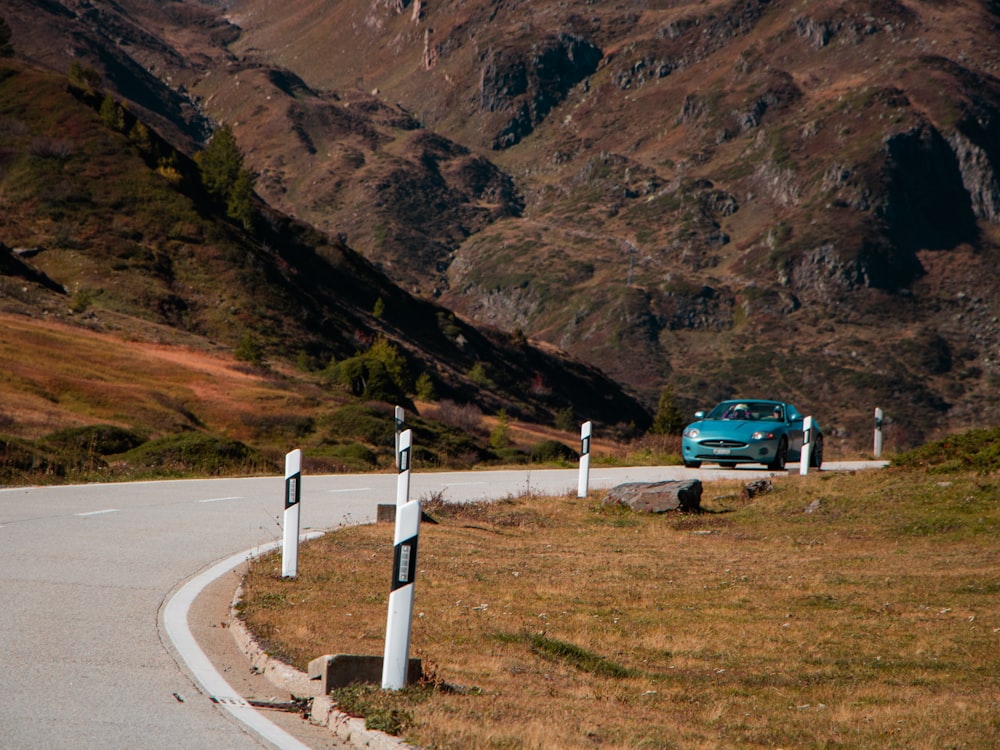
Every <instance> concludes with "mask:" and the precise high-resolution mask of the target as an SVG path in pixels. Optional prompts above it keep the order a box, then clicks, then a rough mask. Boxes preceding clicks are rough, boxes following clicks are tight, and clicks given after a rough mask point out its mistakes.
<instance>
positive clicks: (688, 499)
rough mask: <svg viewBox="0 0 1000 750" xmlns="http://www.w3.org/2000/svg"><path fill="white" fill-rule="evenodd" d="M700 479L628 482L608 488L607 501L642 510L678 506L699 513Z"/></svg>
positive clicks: (658, 510)
mask: <svg viewBox="0 0 1000 750" xmlns="http://www.w3.org/2000/svg"><path fill="white" fill-rule="evenodd" d="M701 490H702V488H701V480H700V479H680V480H665V481H662V482H629V483H627V484H619V485H616V486H615V487H612V488H611V489H610V490H608V494H607V497H605V498H604V502H605V504H608V505H627V506H628V507H630V508H632V510H637V511H641V512H643V513H667V512H668V511H672V510H678V511H681V512H683V513H696V512H698V511H700V510H701Z"/></svg>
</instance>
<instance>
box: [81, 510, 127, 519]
mask: <svg viewBox="0 0 1000 750" xmlns="http://www.w3.org/2000/svg"><path fill="white" fill-rule="evenodd" d="M120 512H121V511H119V510H118V508H105V509H104V510H91V511H88V512H86V513H74V514H73V515H74V516H77V517H79V518H86V517H87V516H103V515H104V514H105V513H120Z"/></svg>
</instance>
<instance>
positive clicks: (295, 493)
mask: <svg viewBox="0 0 1000 750" xmlns="http://www.w3.org/2000/svg"><path fill="white" fill-rule="evenodd" d="M301 494H302V451H300V450H298V449H296V450H294V451H292V452H291V453H288V454H286V455H285V515H284V518H283V524H282V526H283V529H282V531H283V534H282V548H281V575H282V577H283V578H295V576H297V575H298V574H299V515H300V502H299V501H300V500H301Z"/></svg>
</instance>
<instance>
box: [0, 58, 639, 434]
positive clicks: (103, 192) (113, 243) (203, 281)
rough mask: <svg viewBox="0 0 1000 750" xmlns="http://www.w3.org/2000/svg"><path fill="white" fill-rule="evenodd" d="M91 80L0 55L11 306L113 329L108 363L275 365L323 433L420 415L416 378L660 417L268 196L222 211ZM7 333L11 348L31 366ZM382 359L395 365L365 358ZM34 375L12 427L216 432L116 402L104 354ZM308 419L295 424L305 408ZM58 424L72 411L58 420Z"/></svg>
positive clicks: (193, 174) (12, 395)
mask: <svg viewBox="0 0 1000 750" xmlns="http://www.w3.org/2000/svg"><path fill="white" fill-rule="evenodd" d="M81 76H82V74H79V73H78V74H77V77H81ZM82 77H83V78H85V79H86V78H87V77H86V76H82ZM83 84H84V85H82V86H81V82H80V81H77V80H75V78H74V77H73V76H71V77H70V78H69V79H67V78H66V77H65V76H63V75H61V74H56V73H50V72H47V71H44V70H42V69H39V68H36V67H34V66H32V65H30V64H26V63H23V62H21V61H18V60H13V59H10V60H0V132H2V133H3V135H4V138H3V146H2V150H0V202H2V205H3V210H2V212H0V312H2V313H6V314H16V315H20V316H28V317H31V318H34V319H37V320H43V321H44V320H50V321H52V323H53V325H54V326H64V325H65V324H66V323H75V324H76V325H78V326H80V327H81V328H86V329H88V331H90V332H100V333H105V334H106V333H111V334H114V336H111V337H105V338H104V339H102V340H103V341H104V345H105V346H107V347H108V353H107V361H108V367H110V368H117V367H119V366H120V365H119V364H117V363H120V362H123V361H127V359H128V358H127V357H125V356H124V355H123V354H121V353H118V352H115V351H114V350H115V349H117V348H121V349H123V350H124V349H128V348H129V347H130V341H131V340H135V341H137V342H150V341H152V342H156V343H170V342H173V343H175V344H176V345H178V346H182V347H187V348H193V349H195V350H197V351H199V352H212V353H213V354H218V353H220V352H222V351H228V352H229V353H230V358H232V356H233V353H235V354H236V357H237V358H238V359H240V360H243V362H244V363H245V364H244V367H247V368H250V369H251V370H252V371H253V372H255V373H256V374H257V375H259V376H262V373H263V375H266V374H267V372H268V370H267V368H268V367H269V366H271V365H273V366H274V367H275V370H274V374H275V375H276V376H277V374H278V373H285V375H284V376H282V377H283V378H284V382H283V384H282V390H289V391H293V390H295V387H294V386H293V385H291V382H294V379H295V378H296V377H300V378H302V380H303V384H302V386H301V389H300V390H301V391H302V393H303V394H305V393H309V394H312V395H311V396H310V398H312V399H314V409H313V410H312V411H313V415H312V416H306V415H308V410H306V415H302V416H301V418H302V419H303V420H304V421H303V422H302V424H308V425H310V427H309V430H307V431H308V432H312V431H313V430H314V429H318V427H317V424H318V421H319V420H318V417H317V415H319V414H321V413H322V414H326V413H328V412H329V411H330V410H331V409H332V408H333V406H332V405H331V404H333V402H338V401H339V402H343V401H345V400H347V399H349V397H350V396H352V395H353V396H355V397H358V398H360V399H363V400H390V401H392V402H395V403H402V404H404V405H407V406H409V407H410V408H411V409H412V404H411V403H410V401H409V397H410V396H412V395H413V394H414V392H415V381H416V379H417V378H418V376H420V375H423V376H424V377H425V379H426V385H427V386H428V390H429V391H431V392H433V394H434V396H435V398H436V399H438V400H441V401H449V402H454V403H457V404H466V403H473V402H474V403H475V404H476V405H477V407H478V408H479V409H481V410H482V411H483V412H486V413H487V414H497V413H500V412H505V413H506V414H507V415H508V416H509V418H511V419H521V420H526V421H533V422H539V423H547V424H552V423H553V422H554V421H555V417H556V415H557V414H559V413H567V414H569V415H570V416H571V417H573V416H574V414H575V409H576V408H577V406H578V405H581V404H582V405H585V406H584V408H585V409H586V410H587V413H584V412H583V411H580V412H579V416H580V417H581V418H585V417H589V418H592V419H594V420H595V422H598V423H600V424H602V425H603V426H604V427H605V428H606V429H608V430H611V429H614V428H616V427H617V426H619V425H620V426H621V428H622V429H635V428H642V427H644V426H645V424H646V423H648V420H649V415H648V412H647V411H646V410H645V409H644V407H643V406H642V405H641V404H640V403H639V402H638V401H636V400H635V399H634V398H633V397H631V396H630V395H628V394H626V393H625V392H623V390H622V389H621V388H620V387H619V386H618V385H616V384H615V383H614V382H612V381H610V380H609V379H608V378H607V377H606V376H605V375H603V374H602V373H601V372H600V371H598V370H597V369H596V368H594V367H593V366H589V365H586V364H583V363H580V362H579V361H575V360H572V359H570V358H568V357H566V356H564V355H560V354H559V353H557V352H553V351H551V350H544V349H542V348H539V347H535V346H532V345H530V344H529V343H528V342H527V341H526V340H525V339H524V338H523V337H520V338H518V337H514V336H511V335H509V334H506V333H503V332H500V331H497V330H493V329H488V328H485V327H482V328H476V327H474V326H471V325H469V324H467V323H465V322H463V321H461V320H456V319H455V317H454V315H452V314H451V313H450V312H449V311H448V310H447V309H444V308H441V307H440V306H438V305H435V304H433V303H431V302H429V301H425V300H420V299H417V298H414V297H413V296H412V295H409V294H407V293H406V292H405V291H403V290H401V289H400V288H399V287H398V286H397V285H395V284H394V283H393V282H391V281H390V280H389V279H387V278H386V277H385V275H384V274H382V273H381V272H379V271H378V270H377V269H375V268H374V267H373V266H372V265H371V264H370V263H369V262H368V261H366V260H365V259H363V258H362V257H360V256H359V255H358V254H357V253H355V252H353V251H352V250H350V249H349V248H347V247H346V246H345V245H344V244H343V243H342V242H340V241H338V240H336V239H335V238H329V237H328V236H326V235H323V234H321V233H319V232H317V231H316V230H315V229H313V228H311V227H309V226H308V225H306V224H303V223H301V222H297V221H295V220H293V219H290V218H289V217H287V216H286V215H284V214H281V213H279V212H276V211H274V210H273V209H271V208H269V207H268V206H266V205H264V204H261V203H257V204H255V206H254V210H253V215H252V216H251V217H250V219H249V220H248V222H238V221H234V220H231V219H229V218H227V216H226V211H225V210H224V208H225V207H224V206H222V205H219V203H218V200H217V199H216V198H215V197H213V196H212V195H211V194H209V193H208V192H206V190H205V187H204V184H203V181H202V180H201V179H200V178H199V169H198V167H197V166H196V164H195V163H193V162H192V161H191V160H190V159H188V158H187V157H186V156H185V155H183V154H182V153H179V152H177V151H175V150H174V149H173V147H172V146H171V145H170V144H169V143H168V142H166V141H164V140H162V139H160V138H159V137H158V136H156V135H155V133H154V132H152V131H150V130H149V129H148V128H146V127H145V126H144V125H143V121H142V120H141V119H138V118H136V117H135V116H134V115H132V114H131V113H130V112H128V111H127V110H125V109H124V108H121V107H120V106H119V105H116V104H113V103H112V104H111V105H109V104H107V102H109V101H113V100H111V99H109V98H107V97H106V96H102V95H101V92H100V91H97V90H90V89H89V88H88V87H87V86H86V85H85V84H86V81H83ZM247 223H248V224H249V226H247V225H245V224H247ZM6 328H8V326H2V327H0V333H4V329H6ZM32 330H35V329H32ZM60 330H63V328H60ZM7 334H10V335H13V332H12V331H11V330H7V331H6V332H5V333H4V336H5V339H4V341H3V344H4V346H3V347H0V348H3V349H4V358H5V359H6V358H7V357H9V356H13V357H14V358H16V353H15V354H11V353H12V352H16V350H17V347H14V346H11V345H10V342H9V341H7V340H6V335H7ZM21 335H25V334H21ZM26 335H29V337H30V334H26ZM80 335H81V340H82V339H83V337H84V334H83V333H82V332H81V334H80ZM60 336H61V337H62V338H63V339H65V334H64V333H62V334H60ZM115 336H117V337H119V339H118V341H117V346H116V343H115V338H114V337H115ZM53 340H56V337H55V336H53ZM21 348H23V347H21ZM373 351H374V352H379V353H380V354H378V355H376V354H370V355H369V356H368V358H367V359H365V358H364V357H363V356H362V357H361V358H360V359H358V357H359V353H362V354H363V353H366V352H368V353H370V352H373ZM376 360H377V361H376ZM112 363H116V364H112ZM337 363H343V364H344V369H342V370H336V369H333V365H336V364H337ZM25 364H30V363H22V362H14V361H7V362H6V363H5V367H4V372H5V377H4V379H3V380H2V381H0V393H2V394H3V397H4V398H3V399H2V400H3V401H5V406H4V408H3V409H0V424H2V425H3V428H4V432H5V433H10V431H11V430H13V433H14V434H17V435H19V436H24V437H37V436H38V434H39V431H40V430H41V429H42V428H44V427H48V428H49V429H52V428H53V427H55V426H62V423H63V422H68V424H69V425H74V426H75V425H76V424H80V423H82V424H87V423H88V419H90V420H93V419H95V418H96V419H105V420H110V421H112V422H114V423H123V424H125V425H126V426H129V427H137V428H141V429H142V430H145V431H150V432H154V433H155V432H160V431H162V430H167V431H168V432H169V431H171V430H173V431H176V430H182V431H184V430H192V429H195V430H198V429H208V428H210V427H211V425H208V424H206V423H205V421H204V419H203V418H200V417H198V415H197V414H196V413H195V412H196V411H197V409H195V408H194V407H192V406H182V405H180V403H179V402H178V404H176V408H169V407H168V403H172V402H173V401H174V400H175V399H174V397H172V396H170V395H169V394H167V393H164V394H160V395H159V397H158V398H157V396H156V394H153V395H150V394H149V393H147V390H148V389H146V388H139V386H138V384H137V386H136V388H135V390H134V397H135V403H120V404H118V405H117V406H116V405H115V404H114V403H110V402H109V399H112V398H113V397H112V396H110V395H108V394H110V393H112V392H114V391H116V390H118V391H120V390H121V386H120V384H119V381H120V380H123V379H125V380H127V374H126V375H125V376H123V375H122V373H119V372H114V373H112V372H108V373H106V374H104V375H95V374H94V373H99V372H100V362H88V363H87V366H86V367H83V366H82V365H81V366H80V367H79V368H76V369H77V370H78V372H76V373H75V374H74V367H73V363H72V362H67V363H66V365H65V369H66V370H67V372H65V373H60V374H58V375H57V374H56V373H54V372H52V373H49V375H45V376H41V375H39V374H38V372H37V368H36V370H30V371H31V372H33V373H34V374H33V375H30V376H29V375H26V374H24V373H26V372H29V369H30V368H29V369H25V367H24V365H25ZM292 365H294V366H295V367H297V368H298V369H299V370H301V371H303V372H306V373H309V372H311V373H320V372H322V371H325V372H326V373H327V374H328V376H329V378H328V381H329V385H341V386H343V387H344V388H343V389H341V388H336V387H334V388H328V390H329V391H330V393H328V394H326V395H322V396H320V395H317V394H320V393H321V392H322V389H321V388H319V387H318V386H319V385H320V383H319V382H317V380H318V378H317V375H315V374H314V375H311V376H309V375H290V374H289V373H290V372H292V370H293V367H292ZM262 368H263V370H262ZM50 369H52V368H50ZM83 372H87V373H88V374H87V376H86V377H85V378H84V376H83V375H82V373H83ZM37 378H41V379H42V380H44V381H46V382H48V383H49V384H48V385H46V384H44V383H42V382H41V381H39V380H37ZM137 378H138V374H137ZM95 379H96V382H91V383H85V382H83V381H84V380H89V381H94V380H95ZM143 379H144V380H145V379H147V378H145V377H144V378H143ZM281 379H282V378H279V380H281ZM56 382H58V383H59V385H54V383H56ZM102 382H103V383H106V385H105V386H102V385H101V383H102ZM111 383H114V384H115V385H114V387H112V385H111ZM556 384H558V385H559V387H558V388H556V387H555V385H556ZM171 387H172V388H173V387H174V386H171ZM18 389H21V391H23V392H24V393H25V398H24V400H25V401H28V400H31V401H33V402H34V401H38V397H39V396H42V397H43V399H45V400H48V401H49V402H50V403H51V404H52V405H53V406H52V407H51V408H49V409H42V408H35V409H34V410H33V412H32V415H31V416H30V417H27V418H24V419H22V418H21V417H20V416H16V415H17V414H18V413H20V412H23V411H24V410H23V409H22V408H20V407H17V401H18V400H19V397H18V392H19V390H18ZM125 390H127V388H126V389H125ZM188 390H190V389H188ZM29 396H30V398H29ZM186 398H188V397H186ZM275 398H277V394H275ZM303 399H304V397H303ZM147 400H152V401H153V402H154V403H153V404H152V409H156V410H157V414H158V416H157V417H156V419H155V420H151V419H147V418H145V417H142V418H141V419H142V423H141V424H133V419H136V418H139V417H137V414H139V413H140V412H141V413H142V414H145V415H147V416H148V415H149V413H150V412H151V409H150V406H149V405H146V404H145V403H144V402H145V401H147ZM265 402H266V399H265ZM157 403H158V404H159V406H157ZM56 405H58V408H57V407H56ZM334 405H335V404H334ZM22 406H23V404H22ZM265 406H266V404H265ZM160 407H167V408H160ZM206 408H208V407H206ZM296 408H297V413H296V415H295V418H296V419H298V418H299V412H302V411H303V405H302V404H299V405H298V406H297V407H296ZM164 411H165V412H167V413H168V414H171V416H170V417H169V418H168V417H164V416H163V414H159V412H164ZM390 411H391V410H390ZM45 413H51V414H57V415H58V416H56V417H54V418H53V419H54V420H55V421H52V420H49V422H45V418H44V414H45ZM39 415H41V416H39ZM22 416H23V415H22ZM286 417H289V418H291V416H290V415H286ZM570 421H571V422H572V419H571V420H570ZM346 429H347V428H343V429H342V432H346ZM299 437H300V438H304V437H305V435H299ZM338 439H339V438H338ZM0 442H2V441H0ZM389 445H391V440H390V441H389ZM468 449H469V448H467V447H466V448H463V450H468Z"/></svg>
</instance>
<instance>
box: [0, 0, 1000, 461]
mask: <svg viewBox="0 0 1000 750" xmlns="http://www.w3.org/2000/svg"><path fill="white" fill-rule="evenodd" d="M5 5H6V6H8V7H10V8H11V15H12V16H13V20H11V26H12V28H13V29H14V35H15V39H18V40H21V41H20V45H21V46H19V47H18V49H19V52H20V51H23V53H24V54H26V55H28V56H29V57H32V58H33V59H37V60H39V61H42V62H46V63H47V64H50V65H53V66H55V67H58V65H59V64H60V62H61V63H62V64H66V58H63V59H62V60H61V61H55V60H53V59H52V57H53V56H54V55H57V54H59V53H58V52H54V50H64V51H65V50H66V49H69V50H70V51H71V52H72V53H73V54H75V55H77V56H79V57H80V58H82V59H86V60H89V61H90V62H91V63H92V64H94V65H96V66H98V67H101V68H102V69H103V70H104V71H105V75H106V77H111V76H110V73H109V71H117V70H119V69H122V70H125V69H127V70H133V69H134V70H135V71H136V72H135V73H134V75H132V76H131V77H130V78H127V81H126V77H125V76H124V74H121V75H119V78H121V80H122V81H124V83H121V84H119V88H120V89H121V91H122V92H123V94H124V95H127V96H129V98H131V99H132V100H133V101H137V102H141V103H143V106H145V107H147V109H148V110H149V111H150V112H152V113H153V114H154V115H155V117H157V118H159V119H160V120H161V121H162V122H164V123H165V124H164V128H165V130H167V131H169V132H172V131H173V130H176V131H178V132H181V133H184V134H186V136H187V137H188V138H190V139H192V140H195V141H197V139H198V138H199V137H201V136H200V134H201V132H202V130H201V129H204V128H206V127H208V124H207V123H209V122H210V121H212V120H215V121H224V122H226V123H228V124H230V125H231V126H232V128H233V130H234V132H235V133H236V134H237V137H238V139H239V142H240V144H241V146H242V147H243V148H244V149H245V150H246V153H247V159H248V163H249V164H251V165H252V167H253V169H254V170H255V171H256V173H257V175H258V181H257V189H258V192H259V193H260V194H261V196H262V197H264V198H265V199H266V200H267V201H268V202H269V203H271V204H272V205H274V206H276V207H278V208H280V209H281V210H284V211H287V212H288V213H290V214H291V215H293V216H296V217H298V218H301V219H303V220H305V221H307V222H309V223H311V224H313V225H314V226H316V227H317V228H319V229H320V230H322V231H324V232H327V233H329V234H330V235H331V236H333V237H339V238H340V241H342V242H344V243H346V244H347V245H348V246H350V247H351V248H354V249H356V250H358V251H360V252H361V253H363V254H364V255H365V256H366V257H367V258H368V259H369V260H371V261H372V262H373V263H374V264H375V265H376V267H378V268H380V269H381V270H383V271H384V272H385V273H386V274H388V275H389V276H390V277H391V278H393V279H395V280H396V281H397V282H398V283H400V284H402V285H403V286H404V287H405V288H407V289H409V290H412V291H414V292H415V293H417V294H418V295H420V296H422V297H424V298H428V299H429V298H436V299H438V300H439V301H440V302H442V303H444V304H445V305H446V306H447V307H448V308H451V309H454V310H455V311H456V312H458V313H459V314H460V315H461V316H463V317H465V318H466V319H469V320H471V321H475V322H478V323H482V324H489V325H492V326H497V327H499V328H501V329H504V330H507V331H509V332H511V333H512V334H514V335H517V336H522V335H524V336H528V337H530V338H534V339H537V340H542V341H547V342H550V343H552V344H555V345H557V346H559V347H561V348H563V349H565V350H567V351H569V352H570V353H572V354H574V355H576V356H578V357H580V358H581V359H584V360H585V361H587V362H590V363H593V364H594V365H596V366H598V367H600V368H601V369H602V370H604V371H605V372H607V373H608V374H609V375H610V376H611V377H612V378H614V379H616V380H617V381H619V382H621V383H625V384H627V385H628V386H629V387H631V388H634V389H635V390H637V391H638V392H639V393H640V394H642V396H643V398H644V399H645V401H646V403H647V404H649V405H653V404H655V399H656V395H657V394H658V392H659V391H660V389H661V388H662V387H663V386H664V385H669V386H670V387H672V388H673V390H674V392H675V393H676V394H677V395H678V398H679V400H680V401H681V403H682V404H684V405H685V406H688V407H695V406H704V405H707V404H708V403H709V402H711V401H714V400H716V399H718V398H720V397H724V396H729V395H733V394H738V393H750V392H753V393H759V394H761V395H775V396H783V397H787V398H790V399H793V400H795V401H796V402H798V403H799V404H800V406H801V407H802V408H803V409H805V410H807V411H811V412H813V413H815V414H816V415H817V417H818V418H819V419H820V421H821V423H822V424H824V425H825V426H826V427H827V430H828V432H829V433H830V434H831V435H832V436H833V437H834V439H833V440H830V441H829V442H828V445H831V447H833V446H835V445H836V444H837V440H838V439H839V441H840V442H841V443H842V444H844V445H846V446H854V447H858V446H863V445H865V444H866V443H867V442H868V434H869V432H870V420H871V410H872V409H873V408H874V407H875V406H880V407H882V408H883V409H884V410H885V411H886V413H887V414H888V415H890V420H891V425H892V429H893V435H892V440H893V441H895V443H894V444H895V445H896V446H898V447H905V446H907V445H911V444H913V443H914V442H919V441H920V440H922V439H924V438H925V437H927V436H928V435H930V434H933V433H935V432H937V431H941V430H948V429H956V428H962V427H967V426H973V425H982V424H993V423H996V422H997V421H998V419H1000V407H998V406H997V405H996V403H995V399H994V398H992V394H994V393H995V392H996V389H997V386H998V385H1000V372H998V369H997V367H998V364H997V358H998V355H1000V322H998V319H997V313H998V310H1000V282H998V281H997V277H996V274H995V272H994V268H995V266H996V263H997V259H998V242H1000V230H998V224H1000V178H998V175H997V166H998V165H1000V124H998V117H1000V79H998V71H1000V60H998V55H1000V45H998V41H1000V39H998V36H1000V34H998V27H1000V8H998V4H997V3H994V2H982V1H974V0H959V1H958V2H948V3H944V2H937V1H934V0H906V1H905V2H904V1H903V0H880V1H879V2H877V3H860V2H846V3H844V2H830V1H829V0H808V1H807V2H788V1H784V0H772V1H771V2H766V1H764V0H736V1H733V0H730V1H728V2H725V1H718V0H716V1H712V2H684V1H682V0H675V1H669V0H664V1H662V2H654V1H653V0H649V1H646V2H639V1H628V2H625V1H623V2H607V3H556V2H550V1H549V0H532V1H531V2H523V1H522V2H518V1H517V0H510V1H509V2H503V3H495V2H485V0H468V1H465V2H454V1H449V0H442V2H440V3H426V2H422V1H421V0H412V1H408V0H340V1H338V2H333V0H308V1H307V2H303V3H300V4H298V5H296V7H295V9H294V11H290V10H289V9H288V8H287V7H285V6H280V5H275V4H273V3H270V2H266V1H265V0H237V1H236V2H233V3H231V4H229V5H228V6H226V7H217V6H213V5H207V4H194V3H167V4H161V5H157V6H155V8H151V7H148V4H140V3H131V2H122V3H119V4H116V5H110V4H104V3H100V2H88V3H85V4H84V3H70V2H66V3H64V4H56V3H45V4H44V6H43V5H42V4H39V3H34V2H28V0H7V2H6V3H5ZM39 7H44V8H46V9H47V11H46V12H47V13H49V15H50V16H52V18H55V19H58V23H56V22H55V21H46V23H45V24H44V28H45V29H46V30H47V31H46V33H53V34H63V35H69V34H70V32H72V34H73V36H72V39H73V40H74V42H73V43H72V44H70V45H67V44H60V45H56V44H52V43H51V39H45V40H43V37H42V36H39V35H38V34H37V33H36V31H35V29H37V28H38V27H39V22H38V21H37V20H33V19H36V18H37V17H39V15H38V13H34V14H33V12H32V11H31V9H32V8H39ZM18 9H21V10H18ZM24 9H27V10H24ZM55 10H58V12H55ZM14 11H16V12H14ZM151 14H155V15H151ZM112 21H114V23H112ZM60 24H64V25H65V28H61V27H60ZM110 29H113V31H109V30H110ZM29 32H30V33H29ZM66 38H69V37H66ZM28 39H31V40H32V41H30V42H29V41H27V40H28ZM84 40H86V41H84ZM36 42H37V43H36ZM33 45H34V48H32V46H33ZM97 51H100V54H98V52H97ZM130 66H133V67H130ZM140 69H141V71H143V73H142V74H140V72H139V71H140ZM150 76H151V77H153V78H155V79H156V81H150V80H148V78H149V77H150ZM117 82H118V78H115V81H114V83H116V84H117ZM156 82H161V83H164V84H166V86H158V85H156ZM147 90H148V91H156V92H159V93H158V94H156V95H155V96H154V95H152V94H150V93H146V92H147Z"/></svg>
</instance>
